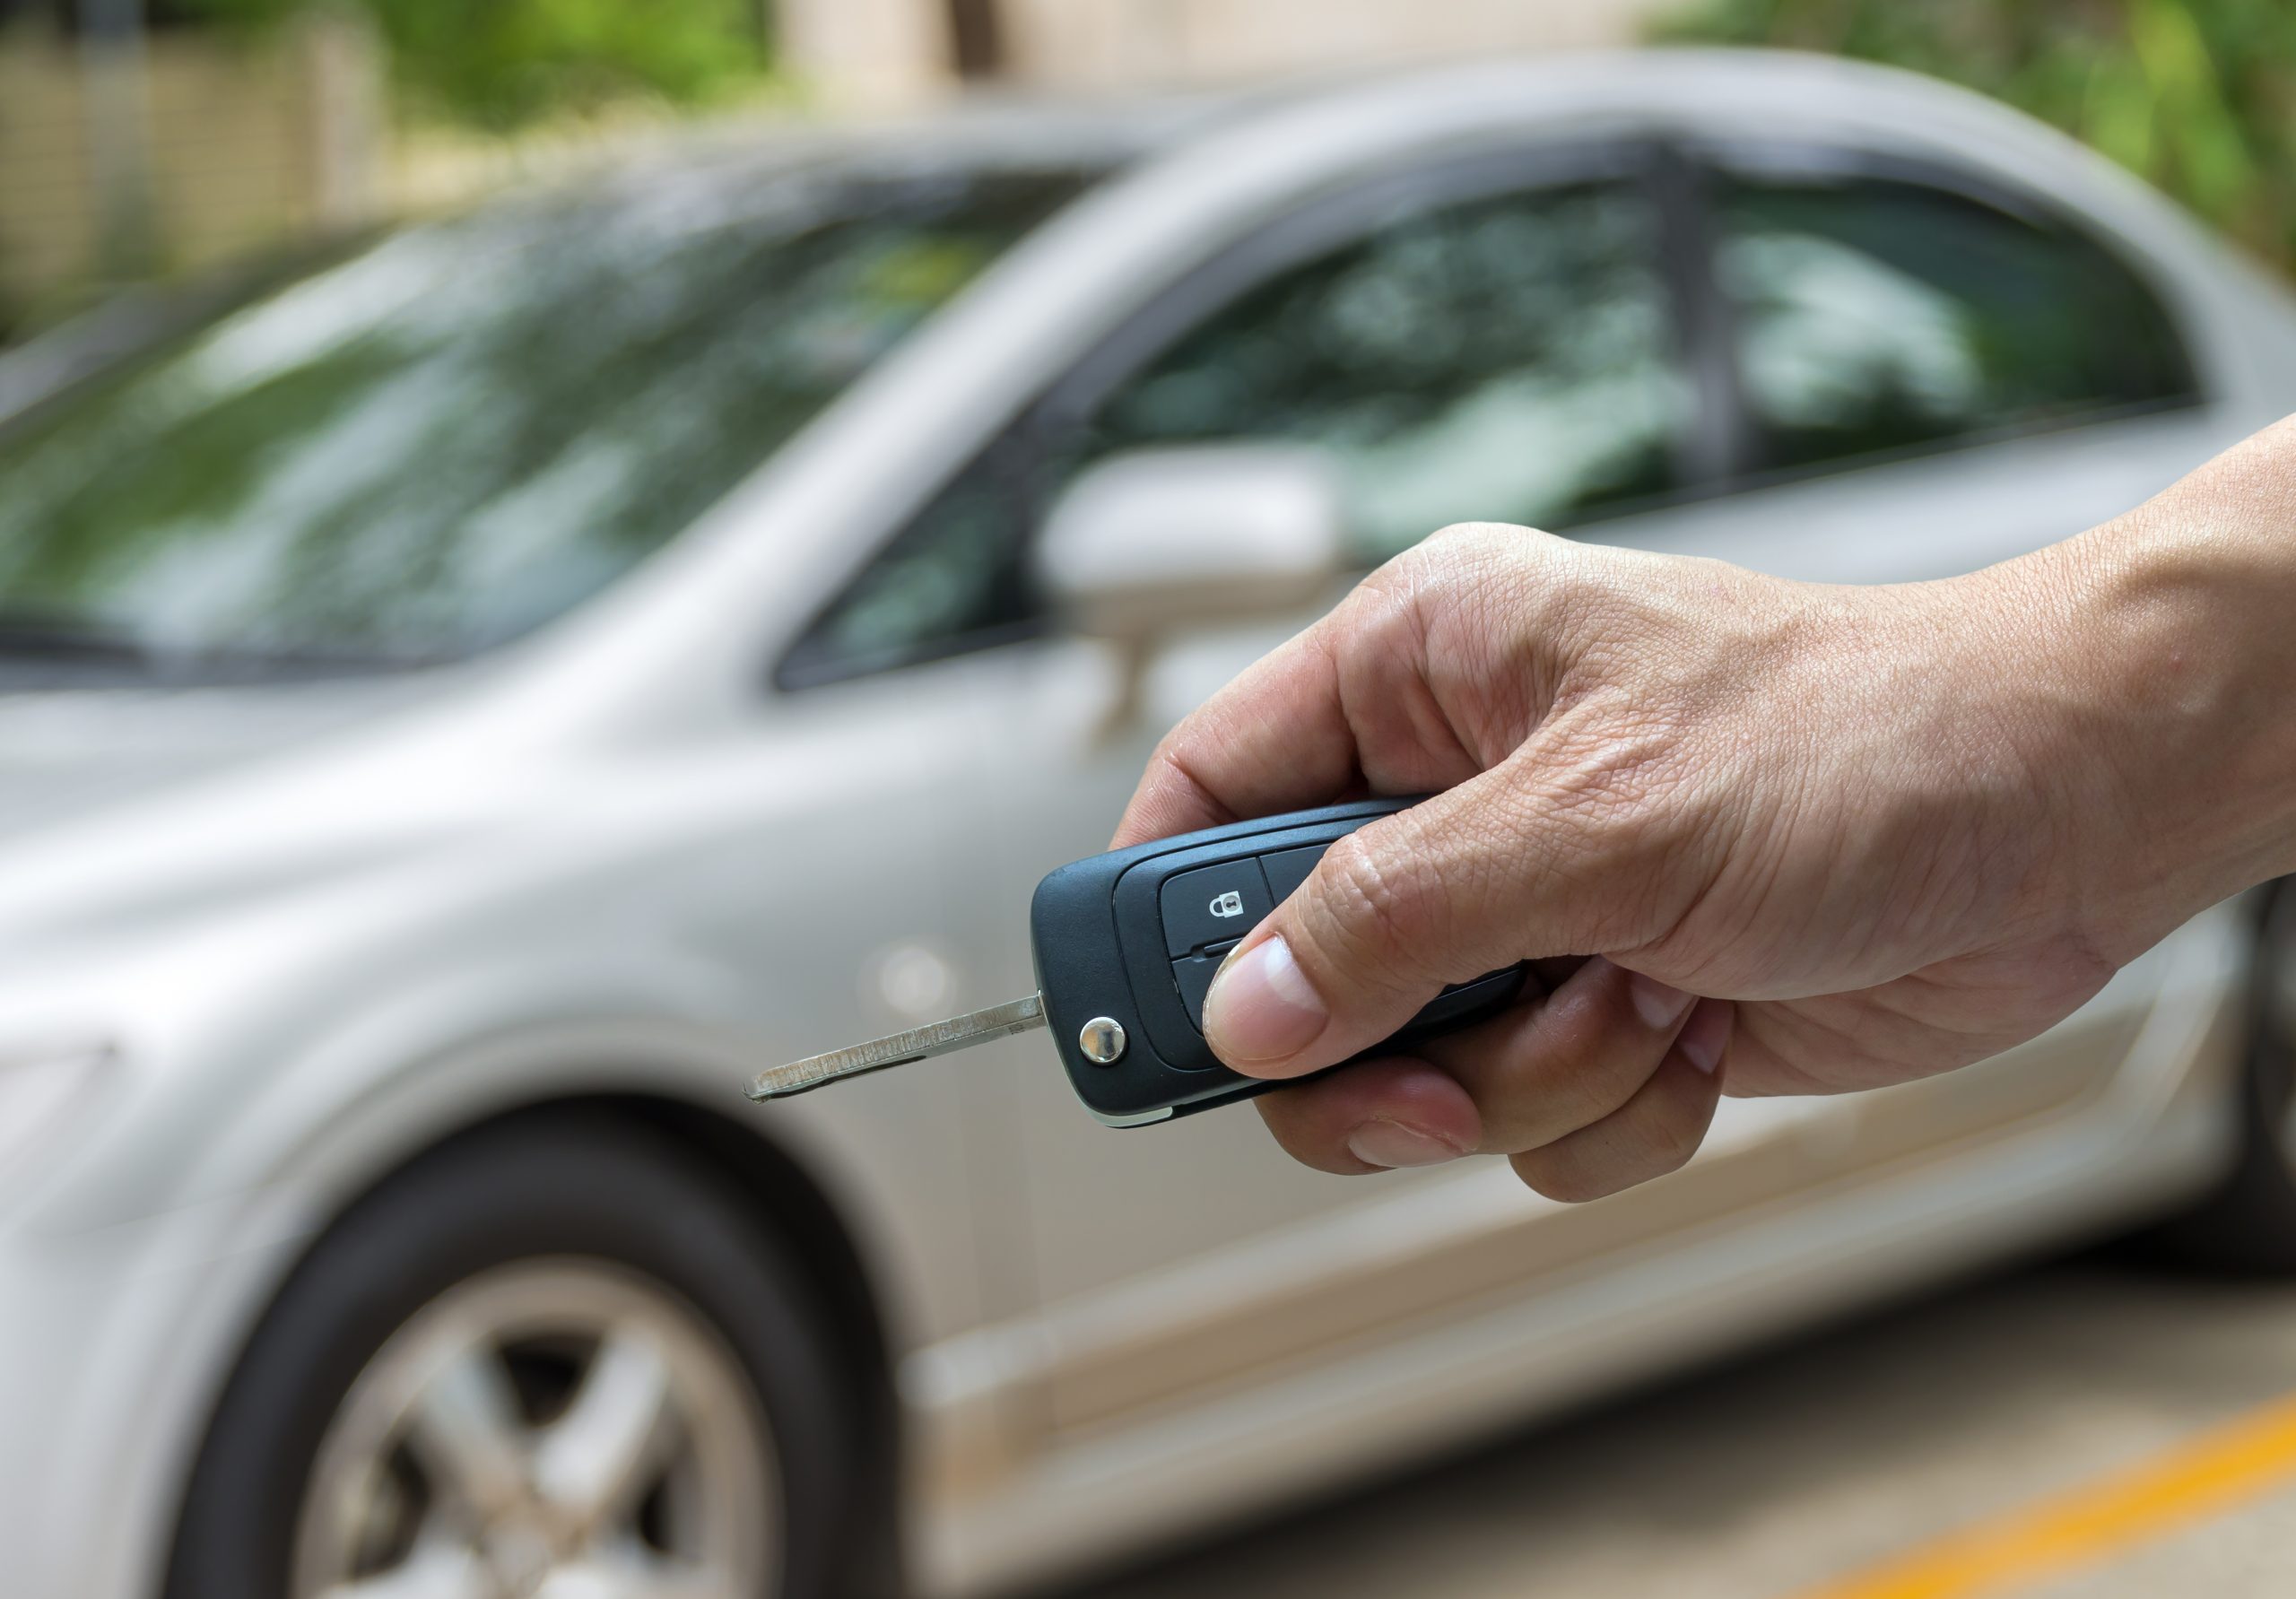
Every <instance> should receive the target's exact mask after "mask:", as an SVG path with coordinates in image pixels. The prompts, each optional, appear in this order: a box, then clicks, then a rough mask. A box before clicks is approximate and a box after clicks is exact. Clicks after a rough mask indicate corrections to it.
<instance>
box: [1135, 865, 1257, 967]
mask: <svg viewBox="0 0 2296 1599" xmlns="http://www.w3.org/2000/svg"><path fill="white" fill-rule="evenodd" d="M1158 903H1159V905H1160V907H1161V909H1162V912H1163V917H1164V944H1165V950H1166V952H1167V953H1169V954H1173V955H1186V954H1187V953H1189V952H1192V951H1196V950H1200V949H1202V948H1203V947H1204V946H1205V944H1212V943H1233V942H1234V941H1235V940H1237V939H1239V938H1241V937H1242V936H1243V935H1244V934H1247V933H1248V932H1250V931H1251V930H1252V928H1253V927H1254V926H1257V925H1258V922H1259V919H1260V918H1261V917H1264V916H1265V915H1266V914H1267V913H1268V911H1269V909H1270V908H1272V906H1273V904H1274V902H1273V901H1272V900H1270V899H1268V897H1267V880H1266V879H1265V877H1263V876H1261V875H1260V870H1259V862H1258V861H1257V860H1256V859H1254V858H1253V857H1251V856H1245V857H1244V858H1243V859H1242V860H1239V861H1222V862H1221V863H1220V864H1219V865H1216V866H1198V867H1197V868H1196V870H1194V871H1193V872H1182V873H1178V874H1177V875H1175V876H1173V877H1171V878H1169V879H1167V880H1166V882H1165V883H1164V888H1163V893H1162V896H1161V899H1160V900H1159V901H1158Z"/></svg>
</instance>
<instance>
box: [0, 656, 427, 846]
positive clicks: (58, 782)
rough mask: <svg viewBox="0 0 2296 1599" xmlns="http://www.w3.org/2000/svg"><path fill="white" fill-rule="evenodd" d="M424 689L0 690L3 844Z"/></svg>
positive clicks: (250, 758)
mask: <svg viewBox="0 0 2296 1599" xmlns="http://www.w3.org/2000/svg"><path fill="white" fill-rule="evenodd" d="M427 688H428V686H427V685H424V684H421V683H419V682H414V681H412V680H410V679H407V678H404V677H376V678H356V679H341V680H335V681H328V682H304V683H293V684H265V685H261V686H255V687H234V688H214V689H83V690H70V689H64V690H53V691H35V692H29V693H13V694H0V846H4V845H6V844H8V843H12V842H13V841H15V840H16V839H20V838H21V837H22V836H23V835H25V834H29V833H36V832H38V831H39V830H42V829H43V828H46V827H48V826H49V825H51V824H53V823H56V822H58V821H67V820H68V821H84V820H85V819H87V818H88V817H90V816H91V815H92V814H95V813H100V812H101V811H104V810H106V809H109V808H110V807H113V806H117V805H120V804H128V803H133V802H140V801H147V800H150V799H152V798H155V797H158V796H160V795H163V794H165V793H166V792H167V791H168V790H170V789H171V788H174V787H178V786H184V785H187V784H189V783H192V782H194V781H196V780H198V779H201V778H209V777H213V776H216V775H219V774H222V773H224V772H226V771H227V770H229V769H231V768H233V767H236V766H244V765H248V764H251V763H253V762H255V761H257V760H260V759H262V758H264V757H265V756H270V755H274V754H278V753H281V752H286V751H290V750H292V749H295V748H297V747H298V746H301V745H305V744H308V743H311V742H313V741H315V740H317V739H320V738H323V737H325V736H326V735H328V734H336V733H340V732H342V731H344V730H345V729H347V728H350V727H352V726H357V725H358V724H360V723H361V722H364V721H367V720H369V719H370V718H372V717H378V716H380V715H382V714H384V713H385V712H387V711H390V710H394V709H396V708H400V707H402V706H405V705H408V704H411V703H413V702H414V701H416V700H419V699H420V698H422V695H423V694H424V693H425V692H426V691H427Z"/></svg>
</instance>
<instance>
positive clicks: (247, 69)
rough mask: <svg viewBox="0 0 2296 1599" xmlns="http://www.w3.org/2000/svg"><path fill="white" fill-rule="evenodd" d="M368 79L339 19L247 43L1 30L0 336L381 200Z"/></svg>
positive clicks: (367, 50)
mask: <svg viewBox="0 0 2296 1599" xmlns="http://www.w3.org/2000/svg"><path fill="white" fill-rule="evenodd" d="M383 122H384V119H383V115H382V88H381V66H380V61H379V59H378V55H377V52H376V51H375V49H374V48H373V47H372V43H371V40H370V37H369V36H368V35H367V34H366V32H365V31H364V30H362V29H361V26H360V25H359V23H358V21H357V18H356V15H355V13H332V12H330V13H314V14H313V15H312V16H311V17H309V18H308V19H306V20H304V21H303V22H300V23H299V25H297V26H296V27H294V28H291V29H288V30H283V31H282V32H281V33H279V34H278V35H277V36H276V37H275V38H273V39H268V40H265V41H264V42H263V43H262V44H261V45H259V46H257V47H253V48H250V47H248V46H246V45H244V44H241V43H238V42H226V41H224V40H222V39H216V38H214V37H213V36H210V35H208V34H204V33H201V32H197V31H193V30H158V31H153V32H151V33H148V34H139V35H138V36H136V37H135V38H134V39H130V40H127V41H126V42H125V43H123V44H117V45H112V44H102V43H98V42H96V41H93V40H91V39H85V38H82V39H71V38H67V37H66V36H65V35H64V34H63V33H61V32H60V31H58V30H56V29H55V28H53V27H51V26H48V24H47V23H46V22H45V21H43V20H41V19H37V18H35V19H30V20H27V21H25V22H20V23H18V24H17V25H15V26H13V27H11V28H8V29H7V30H4V31H0V340H4V338H5V335H6V331H7V329H8V327H9V326H11V325H13V324H24V323H32V322H37V321H45V320H48V319H50V318H51V317H53V316H54V315H56V314H57V313H59V312H60V311H63V310H66V309H70V303H69V302H76V301H80V300H86V299H89V298H91V297H93V296H95V295H98V294H100V293H101V292H102V291H104V290H105V289H106V288H108V287H109V286H112V285H115V284H117V283H122V282H132V281H136V280H140V279H143V278H148V277H151V276H154V275H159V274H166V273H170V272H175V271H182V270H196V269H198V268H200V267H203V266H206V265H211V264H213V263H216V262H220V261H226V260H230V259H234V258H237V257H241V256H248V255H250V254H254V253H257V252H259V251H261V250H263V249H265V248H269V247H273V246H275V245H277V244H279V243H281V242H283V241H284V240H286V239H291V238H294V237H297V236H300V235H303V234H307V233H309V232H311V231H313V230H326V229H330V228H336V227H342V226H345V225H351V224H355V223H357V222H361V221H364V220H366V219H367V218H368V217H370V215H371V214H372V213H373V212H374V210H375V208H376V207H377V205H378V204H379V203H380V197H381V186H380V172H381V165H382V142H383V137H384V126H383Z"/></svg>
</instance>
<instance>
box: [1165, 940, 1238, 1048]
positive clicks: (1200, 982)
mask: <svg viewBox="0 0 2296 1599" xmlns="http://www.w3.org/2000/svg"><path fill="white" fill-rule="evenodd" d="M1233 947H1234V946H1233V945H1226V946H1223V947H1222V948H1220V949H1216V950H1211V951H1207V952H1205V953H1204V954H1201V955H1196V956H1193V957H1191V958H1190V959H1188V960H1175V961H1173V962H1172V981H1173V982H1175V983H1177V984H1178V985H1179V989H1180V1004H1182V1005H1184V1006H1186V1007H1187V1019H1188V1024H1189V1025H1190V1026H1191V1027H1193V1028H1195V1029H1196V1031H1198V1032H1202V1031H1203V1030H1204V996H1205V995H1207V994H1209V993H1211V992H1212V976H1213V973H1214V972H1216V971H1218V970H1219V969H1220V962H1221V961H1222V960H1226V959H1227V957H1228V951H1229V949H1231V948H1233Z"/></svg>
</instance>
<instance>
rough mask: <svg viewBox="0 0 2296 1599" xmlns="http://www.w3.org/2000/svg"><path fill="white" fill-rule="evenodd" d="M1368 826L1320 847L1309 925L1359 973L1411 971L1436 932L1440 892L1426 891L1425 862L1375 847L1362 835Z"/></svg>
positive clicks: (1320, 939)
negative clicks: (1321, 853) (1317, 889)
mask: <svg viewBox="0 0 2296 1599" xmlns="http://www.w3.org/2000/svg"><path fill="white" fill-rule="evenodd" d="M1372 831H1373V830H1372V829H1370V828H1366V829H1364V830H1361V831H1358V832H1353V833H1350V834H1348V835H1347V836H1345V837H1344V838H1342V839H1337V840H1335V842H1334V843H1333V844H1332V846H1331V847H1330V848H1329V849H1327V850H1326V851H1325V852H1324V857H1323V860H1322V861H1321V862H1320V863H1319V864H1318V866H1317V869H1316V881H1317V882H1318V885H1319V887H1320V890H1321V892H1320V894H1319V895H1318V915H1317V917H1316V919H1317V921H1318V923H1319V924H1320V925H1319V926H1316V927H1314V928H1312V929H1311V930H1310V931H1311V933H1312V934H1314V935H1315V936H1316V938H1317V939H1318V942H1319V943H1323V944H1324V946H1325V949H1326V953H1327V954H1330V955H1332V956H1334V957H1335V958H1337V959H1339V960H1344V961H1346V962H1348V963H1349V964H1350V965H1351V966H1353V967H1356V968H1358V969H1361V975H1364V976H1372V975H1374V974H1378V973H1386V972H1394V971H1396V970H1397V969H1404V970H1407V971H1413V972H1415V971H1416V970H1417V969H1418V967H1419V963H1420V959H1421V953H1420V952H1422V951H1424V950H1426V949H1427V948H1429V947H1431V944H1432V943H1434V942H1435V940H1436V935H1437V934H1439V925H1438V908H1439V905H1440V902H1441V896H1440V895H1439V894H1438V893H1431V892H1430V891H1429V889H1430V884H1429V882H1428V881H1427V873H1426V871H1425V868H1423V867H1422V866H1420V865H1415V864H1413V862H1411V861H1410V860H1408V859H1406V858H1403V857H1402V856H1399V855H1398V854H1395V853H1389V852H1383V851H1381V850H1380V849H1378V847H1376V846H1375V841H1374V840H1373V839H1367V838H1366V837H1365V834H1366V833H1370V832H1372Z"/></svg>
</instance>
